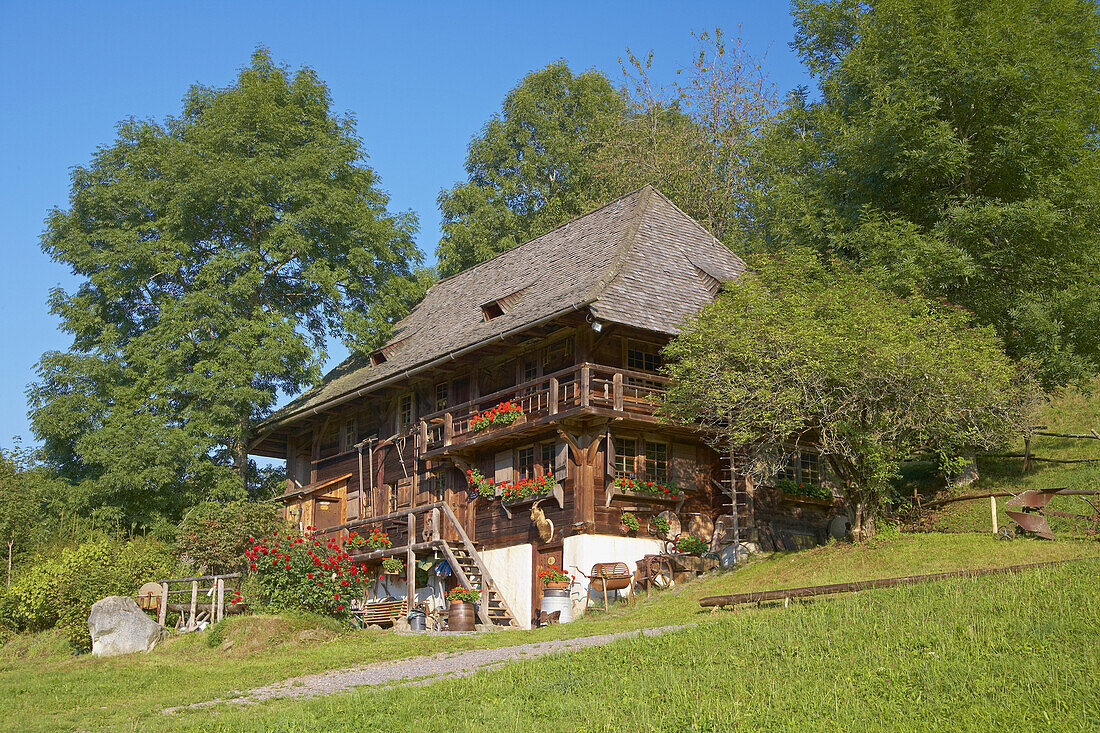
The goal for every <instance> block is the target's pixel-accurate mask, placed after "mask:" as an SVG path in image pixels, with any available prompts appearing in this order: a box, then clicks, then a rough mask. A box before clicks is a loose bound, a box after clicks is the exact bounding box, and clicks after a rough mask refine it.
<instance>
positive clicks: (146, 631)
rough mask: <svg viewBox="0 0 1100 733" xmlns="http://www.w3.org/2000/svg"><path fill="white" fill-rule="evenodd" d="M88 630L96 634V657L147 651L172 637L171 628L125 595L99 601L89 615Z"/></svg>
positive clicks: (93, 654) (93, 650)
mask: <svg viewBox="0 0 1100 733" xmlns="http://www.w3.org/2000/svg"><path fill="white" fill-rule="evenodd" d="M88 633H90V634H91V635H92V656H93V657H113V656H116V655H119V654H132V653H133V652H147V651H149V650H150V649H152V648H153V647H155V646H156V645H157V643H158V642H160V641H161V640H163V639H165V638H167V636H168V630H167V629H165V628H164V627H163V626H161V625H160V624H158V623H157V622H156V621H154V620H153V619H151V618H149V617H148V616H146V615H145V612H144V611H142V610H141V609H140V608H138V604H136V603H134V599H133V598H127V597H125V596H108V597H107V598H104V599H103V600H101V601H96V602H95V603H94V604H93V605H92V612H91V613H90V614H89V615H88Z"/></svg>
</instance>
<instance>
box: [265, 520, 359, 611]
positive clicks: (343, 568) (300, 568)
mask: <svg viewBox="0 0 1100 733" xmlns="http://www.w3.org/2000/svg"><path fill="white" fill-rule="evenodd" d="M250 539H252V538H250ZM245 557H246V558H247V559H248V561H249V569H250V571H251V572H250V580H251V581H252V582H253V583H254V584H255V586H254V587H256V588H257V591H258V593H259V596H260V597H259V598H256V599H253V598H250V597H246V598H245V600H246V601H247V602H249V603H251V604H252V605H253V606H255V607H258V608H262V609H263V610H266V611H270V612H276V613H278V612H281V611H289V610H301V611H313V612H315V613H324V614H328V615H330V616H345V615H347V611H346V610H345V609H346V607H347V605H348V602H349V601H350V600H351V599H352V598H353V597H355V595H357V594H358V593H360V587H361V585H362V584H363V583H369V582H370V581H371V578H370V577H369V576H368V574H367V572H366V571H367V566H366V565H356V564H355V563H354V562H352V560H351V555H349V554H348V553H346V552H344V551H343V550H341V549H340V546H339V545H337V544H336V542H335V541H334V540H328V541H326V542H325V543H324V544H323V545H322V542H321V540H320V539H319V538H318V537H317V536H316V535H313V534H306V535H302V536H298V537H296V536H294V535H291V534H288V535H279V534H272V535H270V536H269V537H263V538H260V539H258V540H253V542H252V545H251V547H250V548H249V550H248V552H247V553H245Z"/></svg>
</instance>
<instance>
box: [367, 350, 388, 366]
mask: <svg viewBox="0 0 1100 733" xmlns="http://www.w3.org/2000/svg"><path fill="white" fill-rule="evenodd" d="M385 363H386V355H385V354H383V353H382V352H381V351H376V352H374V353H373V354H371V355H370V365H371V366H378V365H380V364H385Z"/></svg>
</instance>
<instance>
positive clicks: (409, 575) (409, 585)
mask: <svg viewBox="0 0 1100 733" xmlns="http://www.w3.org/2000/svg"><path fill="white" fill-rule="evenodd" d="M415 541H416V515H415V514H409V541H408V545H409V548H408V550H406V551H405V597H406V598H408V599H409V601H408V604H407V607H408V610H409V611H412V610H413V607H414V606H415V605H416V553H415V552H413V543H414V542H415Z"/></svg>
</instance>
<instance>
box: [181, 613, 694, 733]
mask: <svg viewBox="0 0 1100 733" xmlns="http://www.w3.org/2000/svg"><path fill="white" fill-rule="evenodd" d="M688 626H694V624H688V625H684V626H660V627H657V628H651V629H641V630H638V631H623V632H619V633H615V634H598V635H595V636H582V637H579V638H576V639H556V640H554V641H541V642H537V643H533V644H518V645H516V646H505V647H498V648H496V649H471V650H469V651H464V652H447V653H442V654H434V655H432V656H425V657H413V658H411V659H400V660H396V661H390V662H375V663H373V664H365V665H363V666H361V667H352V668H350V669H334V670H329V671H328V672H321V673H319V674H310V675H303V676H302V677H294V678H292V679H289V680H283V681H281V682H275V683H273V684H270V685H265V686H263V687H257V688H255V689H252V690H249V691H248V692H246V693H244V694H243V695H240V696H238V697H232V698H226V699H216V700H208V701H206V702H198V703H193V704H191V705H181V706H178V707H173V708H165V709H164V710H163V712H165V713H174V712H176V711H178V710H183V709H186V708H202V707H208V706H210V705H218V704H221V703H232V704H236V705H254V704H256V703H258V702H263V701H265V700H273V699H276V698H292V699H299V700H301V699H306V698H311V697H323V696H325V695H331V694H333V693H335V692H342V691H344V690H349V689H351V688H354V687H373V686H376V685H392V686H395V687H404V686H407V685H426V684H430V683H432V682H438V681H440V680H444V679H452V678H456V677H468V676H470V675H472V674H474V673H475V672H477V671H478V670H479V669H483V668H485V667H487V666H489V665H493V664H501V663H503V662H511V661H515V660H519V659H534V658H535V657H541V656H545V655H547V654H553V653H555V652H569V651H574V650H577V649H587V648H589V647H596V646H603V645H604V644H609V643H610V642H612V641H615V640H616V639H625V638H627V637H631V636H659V635H661V634H664V633H666V632H669V631H676V630H677V629H684V628H688Z"/></svg>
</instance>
